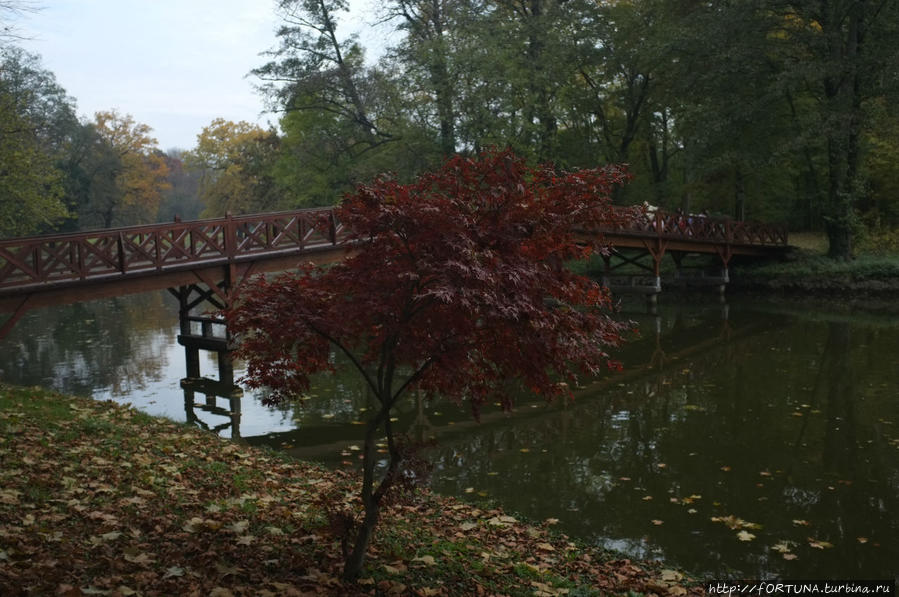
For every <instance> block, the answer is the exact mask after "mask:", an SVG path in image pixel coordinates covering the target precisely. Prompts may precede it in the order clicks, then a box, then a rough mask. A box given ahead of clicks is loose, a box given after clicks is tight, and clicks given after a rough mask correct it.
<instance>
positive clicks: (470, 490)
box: [465, 487, 474, 493]
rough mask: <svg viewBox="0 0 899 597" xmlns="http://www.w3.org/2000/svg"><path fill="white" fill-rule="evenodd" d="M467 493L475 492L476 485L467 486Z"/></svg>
mask: <svg viewBox="0 0 899 597" xmlns="http://www.w3.org/2000/svg"><path fill="white" fill-rule="evenodd" d="M465 493H474V487H466V488H465Z"/></svg>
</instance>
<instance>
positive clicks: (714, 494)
mask: <svg viewBox="0 0 899 597" xmlns="http://www.w3.org/2000/svg"><path fill="white" fill-rule="evenodd" d="M626 311H627V312H626V314H625V316H626V317H628V318H632V319H634V320H635V321H637V322H638V323H639V324H640V329H641V338H639V339H637V340H634V341H633V342H631V343H630V344H629V345H628V346H627V347H625V348H624V349H623V350H622V351H621V355H620V356H621V359H622V360H623V362H624V366H625V371H624V373H622V374H616V375H613V376H610V377H609V378H607V379H603V380H599V381H597V382H596V383H595V384H593V385H591V386H590V387H588V388H585V389H584V390H582V391H580V392H579V393H578V395H577V397H576V399H575V400H574V401H573V402H571V403H567V404H553V405H546V404H544V403H543V402H541V401H539V400H534V399H532V398H530V399H529V398H522V399H519V400H518V401H517V403H516V407H515V409H514V411H513V412H512V413H502V412H499V411H498V410H496V409H492V410H491V409H488V410H487V411H485V412H484V414H483V417H482V421H481V422H480V423H476V422H474V421H473V420H472V419H471V417H470V416H469V414H468V413H467V412H466V411H464V410H463V409H460V408H459V407H457V406H455V405H453V404H449V403H443V402H440V401H437V402H429V403H425V402H423V401H421V400H418V401H416V400H409V401H408V403H407V404H406V405H404V410H403V412H401V413H400V415H399V418H400V425H401V426H402V427H403V428H405V429H406V430H408V431H409V433H410V434H411V435H413V436H415V437H419V438H429V437H432V436H433V437H435V438H436V439H437V445H436V447H434V448H432V449H431V451H430V454H429V455H430V458H431V460H432V461H433V462H434V464H435V468H434V473H433V478H432V485H433V487H434V488H435V489H436V490H437V491H439V492H441V493H444V494H449V495H456V496H459V497H462V498H466V499H468V498H470V499H489V500H494V501H495V502H497V503H499V504H500V505H502V506H503V507H504V508H506V509H507V510H510V511H513V512H518V513H520V514H522V515H524V516H526V517H528V518H531V519H535V520H541V519H545V518H556V519H559V523H558V527H559V528H561V529H562V530H564V531H565V532H566V533H568V534H570V535H574V536H577V537H580V538H582V539H584V540H587V541H593V542H596V543H598V544H600V545H603V546H606V547H610V548H614V549H617V550H620V551H623V552H625V553H627V554H630V555H632V556H636V557H642V558H656V559H662V560H664V561H665V562H666V563H669V564H671V565H677V566H681V567H684V568H686V569H688V570H692V571H694V572H696V573H698V574H700V575H708V576H710V577H711V576H714V577H730V578H733V577H735V576H737V575H744V576H748V577H771V576H779V577H782V578H792V579H800V578H806V579H807V578H855V579H864V578H888V577H895V576H896V575H897V574H899V514H897V512H899V311H897V310H888V309H884V308H868V309H865V308H854V309H851V308H848V307H847V306H846V305H836V306H831V307H828V308H823V307H820V306H815V305H811V304H806V303H803V302H785V301H779V302H777V301H759V300H755V301H748V300H740V301H738V300H735V299H731V301H730V304H729V305H727V306H724V305H720V304H718V303H716V302H714V301H711V300H710V299H701V298H699V299H698V298H696V297H691V298H689V299H684V298H678V297H677V296H676V295H670V296H668V295H663V298H662V305H661V306H660V308H659V315H658V316H652V315H648V314H646V313H645V310H643V309H641V308H640V305H637V306H636V307H635V308H633V309H631V310H626ZM176 335H177V306H176V304H175V301H174V299H172V298H171V297H168V296H167V295H165V294H163V293H158V294H146V295H140V296H135V297H125V298H119V299H111V300H105V301H97V302H92V303H84V304H80V305H74V306H70V307H61V308H56V309H46V310H41V311H36V312H33V313H30V314H29V315H27V316H26V317H25V318H23V319H22V320H21V321H20V322H19V323H18V324H17V326H16V328H15V329H14V330H13V333H12V334H11V335H10V336H9V337H8V338H6V339H5V340H3V341H0V379H2V380H3V381H5V382H8V383H15V384H23V385H42V386H47V387H53V388H56V389H59V390H62V391H64V392H68V393H74V394H81V395H91V396H94V397H95V398H98V399H113V400H116V401H118V402H130V403H131V404H133V405H135V406H137V407H138V408H141V409H142V410H145V411H147V412H149V413H151V414H159V415H165V416H168V417H171V418H173V419H176V420H181V421H184V420H191V421H194V422H195V423H196V424H198V425H200V426H203V427H206V428H210V429H218V432H219V433H220V434H222V435H226V436H238V435H239V436H241V437H242V438H244V440H245V441H248V442H249V443H251V444H257V445H258V444H266V445H271V446H274V447H277V448H279V449H283V450H285V451H287V452H289V453H291V454H294V455H296V456H298V457H303V458H309V459H316V460H321V461H324V462H326V463H328V464H331V465H333V466H336V467H352V466H357V464H358V455H359V446H360V445H361V440H362V435H363V429H364V427H363V426H362V424H361V421H362V420H363V419H364V418H365V412H366V411H365V409H366V408H367V397H366V395H365V392H364V389H363V387H362V385H361V384H360V383H359V381H358V380H357V379H356V377H354V376H353V375H352V374H351V373H349V372H348V373H346V374H342V375H339V376H337V377H328V378H323V379H322V380H321V381H320V383H318V384H317V385H316V387H315V388H314V389H313V391H312V392H311V395H310V397H309V399H308V401H307V402H306V404H305V405H303V406H302V407H299V406H296V405H288V406H285V407H282V408H278V409H274V408H268V407H264V406H262V405H261V404H260V402H259V400H258V398H257V397H256V396H254V395H252V394H250V393H248V394H247V395H246V396H245V397H244V398H243V399H242V400H241V405H240V410H241V413H240V416H239V417H237V416H230V417H229V416H228V415H227V411H228V406H229V403H228V401H227V400H224V399H221V398H219V399H218V401H217V402H216V404H217V408H216V409H210V408H208V407H206V406H205V401H204V400H203V399H202V397H201V399H200V400H198V401H197V403H199V404H194V405H193V406H192V405H191V404H189V403H186V401H185V393H184V391H183V390H182V389H181V387H180V384H179V381H180V379H181V378H182V377H183V376H184V375H185V364H184V354H183V349H181V347H179V346H178V345H177V343H176V341H175V337H176ZM202 373H203V374H204V375H208V376H211V377H214V376H215V375H216V369H215V363H214V359H213V358H212V356H211V355H210V357H209V358H206V357H204V358H203V360H202Z"/></svg>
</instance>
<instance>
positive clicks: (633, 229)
mask: <svg viewBox="0 0 899 597" xmlns="http://www.w3.org/2000/svg"><path fill="white" fill-rule="evenodd" d="M603 232H605V233H606V234H610V235H613V236H614V235H615V234H628V235H632V236H644V237H658V238H663V239H667V240H693V241H697V242H699V243H717V244H721V243H725V244H730V245H743V246H746V245H752V246H777V247H785V246H786V245H787V228H786V226H782V225H778V224H763V223H760V222H739V221H736V220H731V219H728V218H715V217H710V216H704V215H694V214H689V215H687V214H679V213H670V212H663V211H654V212H649V213H646V214H645V215H643V216H640V217H637V218H636V219H634V220H631V221H630V222H629V223H628V224H625V225H623V226H619V227H617V228H612V229H607V230H603ZM612 244H614V242H612Z"/></svg>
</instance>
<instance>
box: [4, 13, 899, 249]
mask: <svg viewBox="0 0 899 597" xmlns="http://www.w3.org/2000/svg"><path fill="white" fill-rule="evenodd" d="M347 8H348V5H347V2H346V0H282V1H281V2H279V4H278V8H277V10H278V12H279V17H280V21H281V26H280V28H279V30H278V31H277V44H276V46H275V47H274V48H273V49H272V50H271V51H270V52H269V56H268V57H269V60H268V62H266V63H265V64H262V65H260V66H259V67H258V68H257V69H255V70H254V71H253V74H254V75H256V77H258V80H259V81H260V90H261V92H262V93H263V94H264V96H265V97H266V99H267V101H268V107H269V109H270V110H272V111H274V112H276V113H277V114H279V124H280V130H278V131H276V130H265V129H263V128H261V127H258V126H255V125H251V124H248V123H245V122H239V123H234V122H228V121H225V120H222V119H216V120H215V121H213V122H212V123H211V124H210V125H209V126H208V127H206V128H205V129H204V130H203V131H202V132H201V134H200V135H199V136H198V143H197V146H196V147H195V148H193V149H191V150H190V151H187V152H184V153H183V154H182V153H177V152H176V153H175V154H174V155H163V154H161V153H160V152H159V151H158V149H156V147H155V143H153V142H152V139H151V138H150V137H149V131H148V130H146V129H144V128H142V125H139V124H138V123H134V122H133V121H131V120H130V119H129V118H128V117H127V116H121V115H118V114H116V113H114V112H113V113H109V114H106V115H105V116H102V117H101V115H97V119H96V121H94V122H90V123H83V122H78V121H77V119H75V118H74V116H73V109H72V106H73V103H72V101H71V100H70V99H68V98H67V97H66V96H65V93H64V91H63V90H62V89H60V88H59V87H58V85H56V83H55V81H53V78H52V75H51V74H49V73H47V72H46V71H42V70H41V69H40V68H39V65H37V64H36V63H35V60H36V59H35V58H34V57H33V56H30V55H27V54H25V53H23V52H21V51H17V50H15V49H14V48H11V47H10V46H9V44H7V46H6V47H5V48H4V53H3V63H2V66H0V127H3V128H2V130H3V131H4V132H3V139H2V140H0V173H4V174H2V176H3V178H0V201H2V202H3V205H4V207H0V212H2V213H0V218H2V219H3V223H0V233H4V234H8V233H9V230H10V229H9V228H8V227H7V225H6V223H5V222H6V221H7V219H8V217H9V216H8V214H7V212H10V211H15V210H16V209H18V210H19V211H21V210H22V209H24V208H23V207H21V205H24V204H26V203H27V204H28V205H33V206H35V209H34V210H33V211H34V214H36V215H39V216H40V218H38V219H39V220H40V221H38V222H37V223H36V224H35V225H36V226H37V227H38V229H40V227H41V226H44V227H46V226H59V225H60V222H61V223H62V224H61V225H62V226H64V227H66V226H68V227H79V226H85V225H108V224H110V223H112V224H115V223H121V222H125V221H145V220H147V219H148V218H149V219H153V218H168V217H171V216H173V215H174V214H175V213H181V215H182V216H184V217H192V216H195V215H197V214H199V213H202V214H203V215H210V216H211V215H222V214H224V213H225V212H226V211H231V212H233V213H241V212H254V211H265V210H272V209H285V208H292V207H298V206H314V205H327V204H333V203H335V202H337V201H338V200H339V199H340V197H341V196H342V195H343V193H345V192H347V191H349V190H351V189H352V188H353V187H354V186H355V185H356V184H357V183H358V182H361V181H367V180H370V179H371V178H372V177H374V176H375V175H376V174H379V173H382V172H392V173H394V174H395V176H396V177H397V179H398V180H400V181H409V180H411V179H412V178H413V177H414V176H415V175H416V174H418V173H420V172H422V171H424V170H427V169H433V168H434V167H436V166H437V165H438V164H440V163H441V162H442V161H443V160H444V159H445V158H446V157H447V156H449V155H451V154H454V153H467V154H477V153H480V152H481V151H482V150H483V149H484V148H487V147H492V146H498V147H510V148H512V149H513V150H515V151H516V152H517V153H518V154H520V155H522V156H524V157H525V158H527V159H528V160H529V161H531V162H534V163H536V162H552V163H554V164H555V165H556V167H558V168H559V169H574V168H587V167H593V166H597V165H600V164H604V163H610V162H615V163H626V164H628V165H629V168H630V171H631V172H632V173H633V174H634V180H633V182H632V183H631V184H630V185H628V187H627V188H626V189H624V190H623V191H621V192H619V193H618V194H617V195H616V197H615V200H616V201H618V202H622V203H640V202H644V201H646V202H649V203H652V204H654V205H658V206H660V207H664V208H668V209H683V210H685V211H693V212H698V211H709V212H711V213H715V214H720V215H728V216H731V217H734V218H738V219H744V218H751V219H760V220H766V221H781V222H786V223H788V224H789V225H790V226H791V228H792V229H794V230H824V231H826V233H827V236H828V239H829V241H830V253H831V255H832V256H834V257H839V258H845V257H848V256H849V255H851V253H852V251H853V248H854V247H853V245H854V244H857V243H858V241H859V240H863V239H865V238H868V239H870V238H876V237H878V235H880V236H883V235H887V236H889V235H890V234H891V231H894V230H895V229H896V228H897V225H899V101H897V100H899V44H896V43H895V40H896V39H899V3H897V2H895V1H893V0H802V1H798V2H787V1H783V0H711V1H703V2H699V1H693V0H686V1H681V2H670V1H665V0H630V1H628V0H617V1H613V0H600V1H596V0H385V2H384V4H383V5H382V7H381V9H380V10H381V14H379V15H375V16H376V17H377V18H379V19H381V20H383V21H386V22H387V23H389V24H390V25H391V26H392V27H393V29H394V31H395V33H396V35H395V36H391V37H390V39H393V40H395V43H394V44H393V45H392V46H391V47H389V48H387V49H386V51H384V52H383V55H382V56H381V58H380V60H378V61H377V62H376V63H373V62H372V61H367V60H366V59H365V55H366V48H364V47H363V46H362V45H361V44H360V43H359V41H358V39H356V38H355V37H352V36H347V35H345V34H344V33H343V30H342V29H341V27H340V26H339V25H340V18H341V17H342V16H344V13H345V11H346V10H347ZM373 18H374V16H373ZM369 50H371V49H369ZM16 64H18V65H20V66H25V67H28V68H29V69H31V71H33V72H34V73H36V74H35V75H34V76H33V77H32V78H31V79H29V82H28V83H27V84H26V85H25V86H24V87H23V86H22V85H21V84H19V85H18V86H17V85H16V84H14V83H13V78H14V77H12V76H11V75H10V74H9V73H11V72H13V71H12V70H10V69H11V68H12V66H13V65H16ZM38 74H39V75H40V76H38ZM29 85H30V87H29ZM25 92H27V93H32V94H36V95H31V96H27V97H26V96H23V95H22V94H23V93H25ZM26 105H27V106H32V108H28V109H26V108H25V107H24V106H26ZM125 129H127V130H129V131H130V134H129V135H122V134H116V133H115V132H114V131H116V130H120V131H122V130H125ZM7 130H10V131H14V133H6V132H5V131H7ZM13 138H15V139H13ZM116 143H119V145H118V146H116V145H115V144H116ZM122 144H124V145H122ZM13 147H14V148H17V149H15V151H13V149H10V148H13ZM29 152H30V153H29ZM13 154H15V155H13ZM26 154H27V155H31V156H32V157H31V158H28V157H26ZM38 155H40V156H41V157H40V159H37V158H36V157H35V156H38ZM128 156H130V157H128ZM16 159H18V160H20V161H22V160H25V161H27V162H28V163H29V164H31V165H32V169H31V171H29V173H28V174H27V175H26V174H24V173H23V172H24V171H23V170H19V169H16V172H18V173H19V174H17V176H18V177H20V178H21V180H13V179H12V178H8V176H9V175H7V174H5V172H6V171H7V170H8V166H7V163H9V164H12V163H14V162H13V161H8V160H16ZM22 177H25V178H22ZM160 181H161V182H160ZM8 188H13V189H15V190H14V191H11V190H8ZM29 189H30V190H29ZM151 189H155V192H156V193H157V195H154V196H153V198H152V200H139V201H136V200H135V197H137V196H140V194H141V193H150V192H151ZM11 192H16V193H19V194H20V195H21V194H27V193H30V194H29V195H22V199H23V201H24V200H25V199H28V201H24V203H21V204H19V203H17V205H19V207H16V208H14V209H12V208H8V207H6V204H7V203H8V202H9V201H8V197H11V196H12V195H10V194H9V193H11ZM54 201H55V202H58V205H57V204H56V203H54ZM41 202H43V204H42V203H41ZM182 207H183V209H180V212H179V208H182ZM141 212H143V213H141ZM150 212H153V213H150ZM66 214H67V215H66ZM41 218H43V220H41ZM14 221H16V222H18V223H21V222H23V221H25V220H24V219H23V218H22V217H19V216H16V217H15V218H14ZM49 222H55V223H49ZM892 234H893V236H894V237H896V236H899V235H896V234H895V233H892ZM894 240H896V241H897V242H899V238H895V239H894Z"/></svg>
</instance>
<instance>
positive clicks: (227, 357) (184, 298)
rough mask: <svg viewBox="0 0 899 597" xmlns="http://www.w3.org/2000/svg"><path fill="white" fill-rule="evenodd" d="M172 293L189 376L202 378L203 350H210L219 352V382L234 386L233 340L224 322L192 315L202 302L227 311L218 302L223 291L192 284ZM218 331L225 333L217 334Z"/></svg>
mask: <svg viewBox="0 0 899 597" xmlns="http://www.w3.org/2000/svg"><path fill="white" fill-rule="evenodd" d="M169 292H170V293H171V294H173V295H174V296H175V298H177V299H178V323H179V330H180V332H181V333H180V334H179V335H178V343H179V344H181V345H182V346H183V347H184V355H185V363H186V368H187V377H188V378H200V377H201V376H200V350H207V351H210V352H215V353H216V356H217V361H218V381H219V382H220V383H223V384H226V385H228V386H233V385H234V365H233V363H232V359H231V338H230V336H229V334H228V330H227V327H226V324H225V322H224V320H223V319H221V318H220V317H216V316H212V315H208V316H200V315H191V310H192V309H193V308H195V307H197V306H198V305H200V304H202V303H203V302H209V303H211V304H212V305H213V306H215V307H217V308H219V309H222V308H224V304H223V303H222V302H221V301H220V300H219V298H220V295H221V293H222V290H221V289H219V288H218V287H216V288H210V289H203V288H200V287H198V286H197V285H196V284H191V285H190V286H180V287H178V288H169ZM194 293H196V295H197V296H196V297H192V295H193V294H194ZM197 327H199V330H197ZM217 329H221V330H223V331H222V332H221V333H216V330H217ZM213 400H214V398H213Z"/></svg>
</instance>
